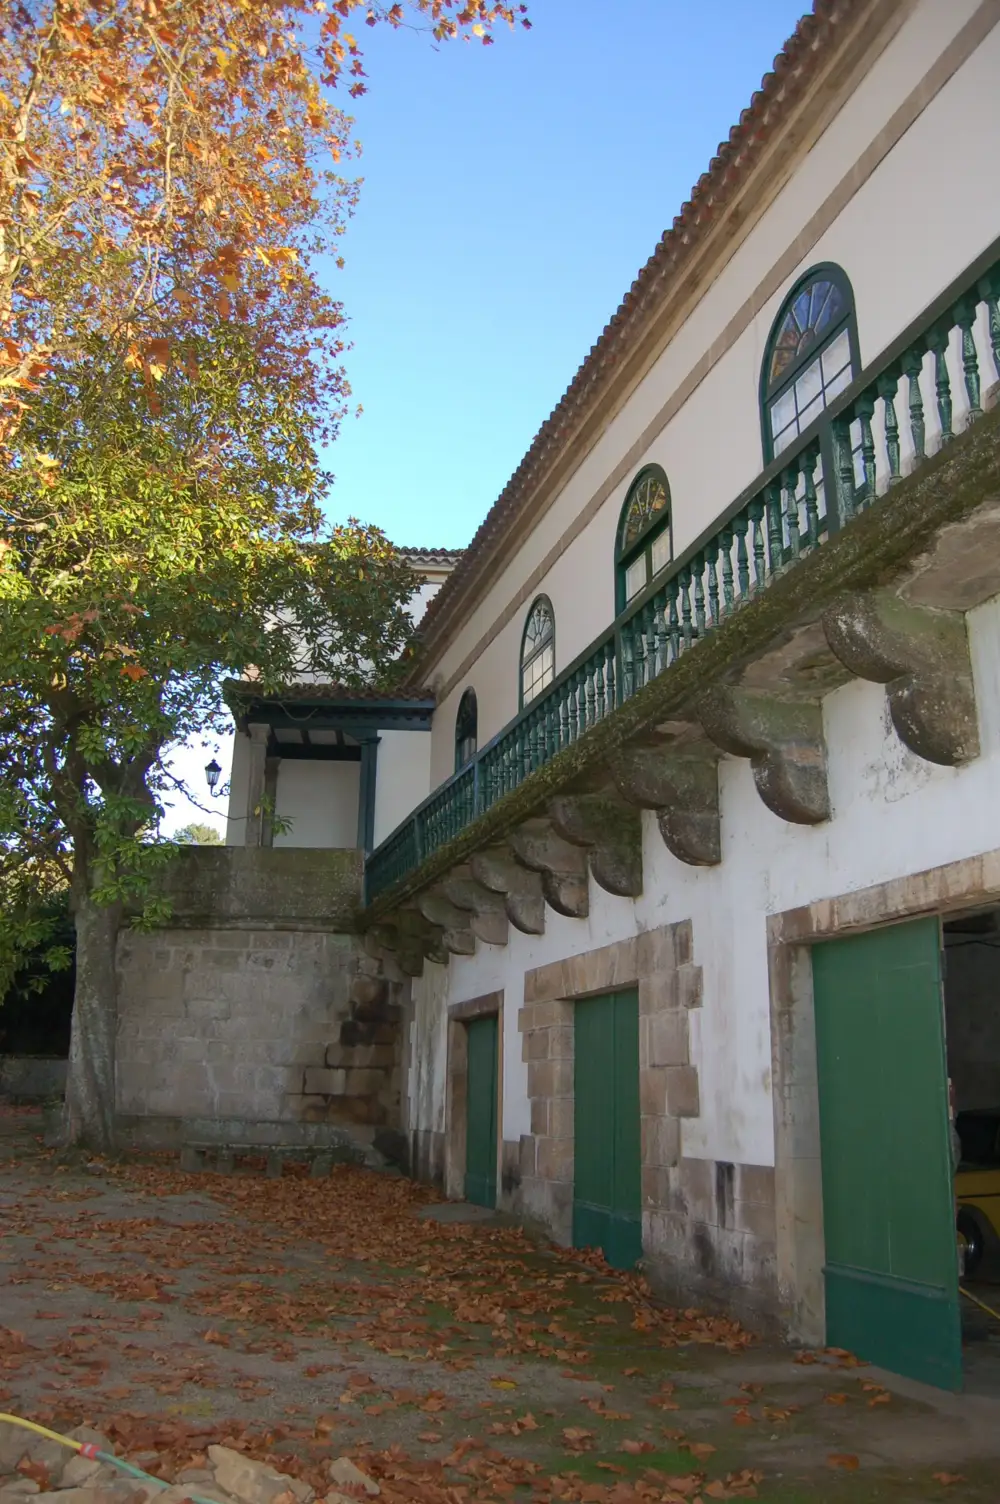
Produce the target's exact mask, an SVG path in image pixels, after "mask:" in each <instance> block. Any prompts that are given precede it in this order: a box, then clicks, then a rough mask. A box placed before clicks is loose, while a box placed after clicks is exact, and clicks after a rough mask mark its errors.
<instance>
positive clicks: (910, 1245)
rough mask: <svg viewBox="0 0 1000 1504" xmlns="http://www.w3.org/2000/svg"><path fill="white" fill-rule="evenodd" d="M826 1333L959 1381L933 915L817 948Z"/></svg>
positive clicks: (945, 1380)
mask: <svg viewBox="0 0 1000 1504" xmlns="http://www.w3.org/2000/svg"><path fill="white" fill-rule="evenodd" d="M812 964H813V986H814V995H815V1006H816V1056H817V1065H818V1074H819V1115H820V1147H821V1154H822V1167H823V1219H824V1227H825V1234H826V1264H825V1268H824V1275H825V1281H826V1323H827V1341H828V1342H829V1343H830V1345H831V1346H833V1347H844V1348H847V1349H848V1350H849V1351H850V1352H853V1353H857V1354H858V1356H859V1357H862V1358H867V1359H868V1360H869V1361H870V1362H872V1363H877V1364H879V1365H880V1366H881V1367H883V1368H888V1369H890V1370H891V1371H892V1372H893V1373H901V1374H907V1375H908V1376H909V1377H911V1378H914V1379H920V1380H922V1381H923V1382H924V1383H928V1384H936V1385H937V1386H938V1387H939V1388H943V1389H960V1388H961V1385H962V1346H961V1323H960V1317H959V1310H958V1258H957V1252H956V1239H955V1206H954V1192H953V1188H952V1170H951V1155H950V1146H949V1138H948V1101H947V1095H948V1090H947V1068H946V1064H945V1047H944V1019H943V1006H942V995H941V959H940V935H939V929H938V921H937V920H936V919H921V920H918V921H916V922H914V923H912V924H900V925H893V926H891V927H889V928H887V929H883V930H876V931H874V932H873V933H871V934H867V935H858V936H854V937H851V938H848V939H844V940H833V941H830V942H829V943H827V944H823V945H817V946H815V947H814V948H813V953H812Z"/></svg>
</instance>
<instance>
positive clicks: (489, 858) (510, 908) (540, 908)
mask: <svg viewBox="0 0 1000 1504" xmlns="http://www.w3.org/2000/svg"><path fill="white" fill-rule="evenodd" d="M469 868H470V870H471V872H472V876H473V877H474V878H475V879H476V881H477V882H479V883H482V885H483V887H484V888H489V889H490V891H491V892H493V893H502V894H503V899H504V908H505V910H506V912H507V918H508V919H509V920H510V922H511V924H512V925H513V926H514V928H515V929H516V930H520V931H521V933H522V934H524V935H544V934H545V897H544V895H543V893H542V879H541V877H540V876H539V874H538V873H537V872H529V871H528V869H527V868H526V867H522V866H521V864H520V862H518V861H516V860H515V858H514V856H513V854H512V853H511V851H510V849H509V848H508V847H507V846H487V848H486V849H485V851H477V852H476V853H475V855H474V856H473V857H472V859H471V860H470V862H469Z"/></svg>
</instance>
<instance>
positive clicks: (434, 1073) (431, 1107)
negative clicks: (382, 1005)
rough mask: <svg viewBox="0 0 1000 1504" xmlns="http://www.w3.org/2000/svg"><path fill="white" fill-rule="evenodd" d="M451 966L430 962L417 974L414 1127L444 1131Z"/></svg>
mask: <svg viewBox="0 0 1000 1504" xmlns="http://www.w3.org/2000/svg"><path fill="white" fill-rule="evenodd" d="M448 983H449V969H448V968H447V967H444V966H438V965H436V964H435V963H434V962H433V961H428V962H427V963H426V965H425V966H424V973H423V976H421V977H414V979H413V982H412V990H411V993H410V996H411V999H412V1012H413V1022H412V1023H411V1025H410V1051H409V1059H410V1069H409V1073H408V1075H407V1079H406V1097H407V1104H408V1122H409V1126H410V1128H411V1129H414V1128H416V1129H424V1130H431V1131H434V1132H437V1133H443V1132H444V1125H445V1071H446V1069H447V1063H448Z"/></svg>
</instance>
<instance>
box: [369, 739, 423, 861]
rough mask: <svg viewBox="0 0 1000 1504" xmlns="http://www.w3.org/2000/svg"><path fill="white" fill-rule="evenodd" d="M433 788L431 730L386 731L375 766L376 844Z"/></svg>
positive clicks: (380, 740) (380, 742)
mask: <svg viewBox="0 0 1000 1504" xmlns="http://www.w3.org/2000/svg"><path fill="white" fill-rule="evenodd" d="M430 791H431V738H430V732H428V731H383V732H382V733H381V734H380V736H379V744H378V761H377V763H376V767H375V845H376V846H377V845H378V844H379V843H380V842H381V841H384V840H385V838H386V836H388V835H391V834H392V832H393V831H394V830H395V829H396V826H397V825H399V824H400V823H401V822H402V821H403V820H405V819H406V817H407V815H408V814H409V813H410V811H411V810H412V809H415V808H416V806H417V805H418V804H419V803H420V802H421V800H423V799H426V798H427V795H428V794H429V793H430Z"/></svg>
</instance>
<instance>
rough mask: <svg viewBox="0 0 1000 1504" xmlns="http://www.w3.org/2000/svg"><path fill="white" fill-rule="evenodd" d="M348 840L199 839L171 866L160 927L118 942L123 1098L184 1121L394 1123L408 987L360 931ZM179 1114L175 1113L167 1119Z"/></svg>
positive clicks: (155, 1122) (148, 1131) (126, 1112)
mask: <svg viewBox="0 0 1000 1504" xmlns="http://www.w3.org/2000/svg"><path fill="white" fill-rule="evenodd" d="M359 880H360V857H359V854H358V853H357V852H354V851H347V852H343V851H299V850H296V849H278V850H275V849H273V848H256V849H250V848H224V849H222V850H221V857H220V849H219V848H216V849H214V850H213V849H212V848H210V847H207V848H195V849H194V850H193V851H191V852H185V853H184V854H183V857H182V859H181V860H180V861H178V862H177V863H176V864H174V865H173V866H172V867H171V868H170V869H169V872H168V877H167V881H166V884H165V887H166V891H167V893H168V895H169V897H170V900H171V904H172V908H173V914H172V918H171V922H170V925H169V927H166V928H162V929H158V930H155V931H152V932H148V933H147V932H138V931H126V932H124V933H123V934H122V936H121V938H120V940H119V946H118V965H119V1024H118V1043H117V1071H118V1111H119V1115H120V1117H121V1119H122V1121H123V1124H125V1123H126V1122H127V1126H128V1130H129V1134H130V1136H131V1137H133V1138H135V1137H138V1138H141V1139H142V1140H143V1141H144V1142H146V1143H151V1142H152V1141H154V1140H155V1141H157V1142H160V1141H162V1142H163V1143H164V1146H166V1145H167V1144H168V1143H173V1142H175V1141H176V1140H177V1138H178V1134H180V1136H181V1137H183V1136H184V1133H183V1132H182V1131H181V1130H180V1129H178V1128H177V1127H176V1125H177V1124H178V1123H189V1122H191V1121H194V1120H201V1121H202V1122H204V1121H205V1120H208V1121H240V1122H242V1123H245V1124H249V1125H252V1124H254V1123H258V1124H263V1123H268V1124H278V1123H288V1124H296V1123H298V1124H337V1125H340V1126H343V1127H351V1128H355V1129H357V1130H359V1136H360V1137H361V1138H362V1139H363V1140H364V1141H365V1142H368V1143H370V1142H371V1139H372V1136H373V1132H374V1131H375V1130H381V1131H383V1132H385V1131H386V1130H389V1131H391V1130H395V1129H396V1128H398V1124H399V1109H400V1100H399V1099H400V1070H399V1034H400V1028H399V1017H400V1003H401V993H402V986H401V985H400V984H397V983H389V982H387V981H386V980H385V979H384V978H383V977H381V976H380V975H379V966H378V963H377V962H376V961H374V960H372V958H371V957H370V956H368V955H366V954H365V952H364V949H363V947H362V944H361V942H360V939H359V937H358V936H357V935H356V934H354V933H353V932H352V931H353V927H354V925H353V918H354V913H355V905H356V899H357V896H358V892H359ZM171 1125H174V1126H171Z"/></svg>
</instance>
